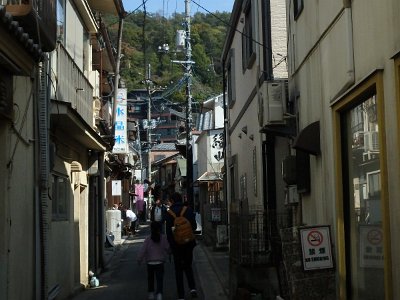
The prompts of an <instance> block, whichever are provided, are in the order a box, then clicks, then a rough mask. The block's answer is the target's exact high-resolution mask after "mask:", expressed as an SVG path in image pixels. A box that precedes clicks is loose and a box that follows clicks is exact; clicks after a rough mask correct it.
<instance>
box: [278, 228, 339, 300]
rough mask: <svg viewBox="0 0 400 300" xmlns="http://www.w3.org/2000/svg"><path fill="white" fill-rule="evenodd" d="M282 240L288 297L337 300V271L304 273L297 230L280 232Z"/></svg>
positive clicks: (298, 299)
mask: <svg viewBox="0 0 400 300" xmlns="http://www.w3.org/2000/svg"><path fill="white" fill-rule="evenodd" d="M280 235H281V239H282V257H283V265H284V270H285V272H284V276H285V277H286V278H283V280H285V281H286V282H287V288H288V290H287V291H286V292H287V295H288V296H289V297H290V299H291V300H300V299H302V300H303V299H308V300H313V299H315V300H322V299H329V300H331V299H332V300H334V299H336V293H335V291H336V288H335V286H336V284H335V270H334V268H332V269H321V270H313V271H304V269H303V265H302V251H301V243H300V238H299V233H298V230H297V228H294V227H293V228H286V229H281V231H280Z"/></svg>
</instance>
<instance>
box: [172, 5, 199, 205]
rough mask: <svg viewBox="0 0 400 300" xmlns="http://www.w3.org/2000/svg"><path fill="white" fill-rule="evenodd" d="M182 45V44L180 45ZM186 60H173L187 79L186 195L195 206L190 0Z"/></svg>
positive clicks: (186, 27)
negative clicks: (180, 67)
mask: <svg viewBox="0 0 400 300" xmlns="http://www.w3.org/2000/svg"><path fill="white" fill-rule="evenodd" d="M178 46H181V45H178ZM185 56H186V57H185V61H180V60H173V61H172V62H173V63H179V64H182V65H183V66H184V68H185V74H184V76H185V79H186V129H185V131H186V197H187V201H188V202H189V204H190V205H192V206H193V204H194V203H193V151H192V95H191V85H192V65H193V64H194V61H192V46H191V43H190V0H185Z"/></svg>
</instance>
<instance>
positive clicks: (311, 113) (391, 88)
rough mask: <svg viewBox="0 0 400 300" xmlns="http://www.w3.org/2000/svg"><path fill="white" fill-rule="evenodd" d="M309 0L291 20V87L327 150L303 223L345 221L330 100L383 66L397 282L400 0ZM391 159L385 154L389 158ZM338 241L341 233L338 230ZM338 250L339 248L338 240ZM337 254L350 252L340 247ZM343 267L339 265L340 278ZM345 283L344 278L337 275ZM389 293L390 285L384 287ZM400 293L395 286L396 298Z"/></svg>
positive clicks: (317, 163) (317, 166)
mask: <svg viewBox="0 0 400 300" xmlns="http://www.w3.org/2000/svg"><path fill="white" fill-rule="evenodd" d="M344 2H346V1H339V0H337V1H317V0H314V1H304V10H303V12H302V13H301V15H300V17H299V18H298V19H297V20H294V19H293V15H292V11H293V9H292V8H290V9H289V10H288V12H289V13H290V14H291V18H290V20H289V21H288V26H289V33H288V36H289V40H290V41H289V66H290V76H291V79H292V80H291V82H290V90H291V92H292V95H295V94H297V95H299V98H298V107H299V116H300V118H299V125H300V129H302V128H304V127H305V126H306V125H307V124H310V123H311V122H313V121H316V120H319V121H320V126H321V152H322V154H321V156H317V157H315V156H311V193H310V194H309V195H306V196H304V197H303V199H302V218H303V222H304V223H305V224H321V223H323V224H330V225H332V229H333V234H334V236H335V235H336V234H337V233H338V232H337V230H338V226H340V224H338V223H337V222H338V221H340V220H339V219H338V218H339V217H340V216H338V215H337V206H336V205H337V203H336V198H337V197H339V198H340V195H338V191H337V190H336V187H335V184H336V179H335V168H336V163H335V161H334V158H335V153H334V147H335V139H334V132H335V131H334V127H333V124H334V120H333V119H332V115H333V113H332V105H333V103H335V102H340V101H341V99H342V95H343V94H344V92H345V91H347V90H349V89H352V88H357V87H358V86H359V85H360V82H361V81H362V80H363V79H364V78H366V77H367V76H368V75H369V74H371V73H373V72H374V71H376V70H378V69H382V70H383V73H382V74H383V89H384V111H383V115H382V120H383V122H384V124H385V127H386V132H384V131H383V128H382V134H383V135H386V145H382V148H381V149H384V151H385V153H384V155H386V157H387V181H388V182H387V184H388V201H389V207H390V210H389V214H390V236H387V239H388V241H389V244H388V245H390V248H391V252H392V257H391V264H390V265H391V268H392V271H391V273H389V274H390V275H391V276H392V281H393V285H392V287H397V286H398V285H399V283H400V260H399V258H398V257H397V256H396V255H395V253H398V252H399V250H400V240H399V239H398V236H399V230H398V228H400V227H399V225H400V223H399V221H398V220H399V218H398V215H399V212H400V204H399V201H397V198H398V197H397V195H398V194H399V192H400V188H399V184H398V182H399V177H400V173H399V167H398V166H399V156H398V152H399V126H398V124H399V123H398V122H399V118H398V113H397V112H398V110H397V109H398V102H397V101H398V100H397V98H396V94H398V92H399V83H398V82H396V81H395V68H394V60H393V56H394V55H395V54H397V53H398V52H399V51H400V35H399V33H398V30H397V28H399V22H400V20H399V18H398V17H397V16H398V15H399V13H400V4H399V3H398V1H386V2H385V3H378V2H376V1H372V0H371V1H362V0H354V1H349V2H350V7H349V8H345V7H344V5H343V3H344ZM289 3H292V1H287V4H289ZM385 163H386V162H385V161H384V164H385ZM335 239H336V241H335V242H337V243H340V242H341V240H340V239H339V237H338V236H337V235H336V237H335ZM335 250H337V248H335ZM336 255H337V256H338V261H339V259H340V258H341V257H343V255H344V253H342V252H336ZM342 275H343V274H339V273H337V278H338V279H340V278H341V276H342ZM337 284H338V285H339V283H338V282H337ZM386 292H387V293H388V294H387V295H390V291H389V290H387V291H386ZM399 297H400V291H399V289H398V288H393V295H392V298H393V299H397V298H399Z"/></svg>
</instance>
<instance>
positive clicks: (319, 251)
mask: <svg viewBox="0 0 400 300" xmlns="http://www.w3.org/2000/svg"><path fill="white" fill-rule="evenodd" d="M299 234H300V242H301V249H302V253H303V267H304V270H305V271H308V270H320V269H329V268H333V259H332V245H331V234H330V227H329V226H328V225H326V226H318V227H302V228H300V229H299Z"/></svg>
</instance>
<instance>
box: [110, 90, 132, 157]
mask: <svg viewBox="0 0 400 300" xmlns="http://www.w3.org/2000/svg"><path fill="white" fill-rule="evenodd" d="M126 97H127V89H118V96H117V99H116V101H115V105H116V114H115V144H114V148H113V153H128V133H127V104H126V102H127V101H126Z"/></svg>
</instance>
